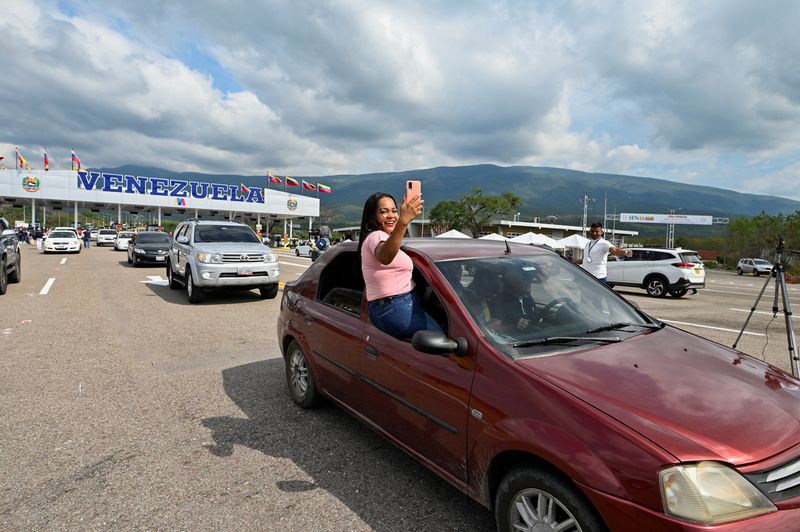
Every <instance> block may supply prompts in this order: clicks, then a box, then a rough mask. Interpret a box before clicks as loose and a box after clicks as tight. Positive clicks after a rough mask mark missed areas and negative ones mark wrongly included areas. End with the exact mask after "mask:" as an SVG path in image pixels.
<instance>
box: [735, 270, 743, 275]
mask: <svg viewBox="0 0 800 532" xmlns="http://www.w3.org/2000/svg"><path fill="white" fill-rule="evenodd" d="M743 273H744V272H743V271H742V269H741V268H736V275H742V274H743Z"/></svg>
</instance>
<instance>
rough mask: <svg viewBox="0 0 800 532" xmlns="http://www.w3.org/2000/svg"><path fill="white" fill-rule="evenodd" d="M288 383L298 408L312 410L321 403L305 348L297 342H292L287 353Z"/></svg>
mask: <svg viewBox="0 0 800 532" xmlns="http://www.w3.org/2000/svg"><path fill="white" fill-rule="evenodd" d="M286 383H287V384H288V385H289V395H291V397H292V401H294V402H295V403H296V404H297V405H298V406H300V407H302V408H311V407H312V406H315V405H316V404H318V403H319V401H320V397H319V393H318V392H317V385H316V383H315V381H314V374H313V373H312V372H311V368H310V367H309V366H308V361H307V360H306V354H305V353H304V352H303V348H302V347H300V344H298V343H297V341H296V340H292V342H291V343H290V344H289V347H288V348H287V351H286Z"/></svg>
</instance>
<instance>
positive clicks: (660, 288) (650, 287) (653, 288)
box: [644, 275, 668, 297]
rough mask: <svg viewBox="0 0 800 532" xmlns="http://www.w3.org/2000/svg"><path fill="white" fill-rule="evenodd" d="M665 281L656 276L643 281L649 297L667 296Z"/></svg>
mask: <svg viewBox="0 0 800 532" xmlns="http://www.w3.org/2000/svg"><path fill="white" fill-rule="evenodd" d="M667 286H668V284H667V280H666V279H664V278H663V277H661V276H660V275H656V276H653V277H649V278H648V279H646V280H645V283H644V288H645V290H647V295H649V296H650V297H664V296H665V295H667Z"/></svg>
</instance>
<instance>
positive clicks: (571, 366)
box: [518, 326, 800, 465]
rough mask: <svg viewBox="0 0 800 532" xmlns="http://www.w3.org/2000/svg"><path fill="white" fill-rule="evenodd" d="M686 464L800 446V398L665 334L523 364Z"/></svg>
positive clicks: (746, 365)
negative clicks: (799, 443)
mask: <svg viewBox="0 0 800 532" xmlns="http://www.w3.org/2000/svg"><path fill="white" fill-rule="evenodd" d="M518 363H519V364H520V365H521V366H523V367H524V368H526V369H528V370H529V371H531V372H533V373H535V374H537V375H539V376H541V377H543V378H545V379H547V380H549V381H551V382H552V383H554V384H556V385H558V386H559V387H561V388H562V389H564V390H566V391H567V392H569V393H571V394H573V395H575V396H577V397H578V398H580V399H582V400H584V401H586V402H587V403H589V404H591V405H592V406H594V407H596V408H598V409H599V410H601V411H603V412H605V413H606V414H607V415H609V416H611V417H613V418H615V419H617V420H618V421H620V422H621V423H624V424H625V425H627V426H628V427H630V428H632V429H633V430H635V431H637V432H639V433H640V434H642V435H643V436H645V437H647V438H648V439H650V440H651V441H653V442H654V443H656V444H657V445H659V446H660V447H662V448H663V449H665V450H666V451H668V452H670V453H671V454H672V455H674V456H675V457H676V458H678V460H681V461H692V460H701V459H702V460H721V461H725V462H729V463H733V464H737V465H742V464H747V463H752V462H757V461H759V460H762V459H765V458H768V457H770V456H772V455H774V454H777V453H778V452H780V451H783V450H785V449H787V448H789V447H791V446H793V445H796V444H797V443H798V442H799V441H800V388H798V382H797V381H796V380H795V379H793V378H792V377H791V376H789V375H787V374H785V373H783V372H781V371H780V370H778V369H777V368H775V367H773V366H770V365H768V364H765V363H763V362H760V361H758V360H755V359H753V358H750V357H745V356H742V355H740V354H739V353H737V352H736V351H734V350H732V349H728V348H726V347H723V346H721V345H718V344H715V343H713V342H710V341H708V340H703V339H701V338H698V337H696V336H694V335H691V334H689V333H686V332H684V331H680V330H678V329H674V328H672V327H669V326H667V327H666V328H664V329H663V330H660V331H655V332H653V333H650V334H642V335H639V336H637V337H634V338H630V339H628V340H626V341H624V342H621V343H616V344H608V345H605V346H600V347H595V348H591V349H585V350H581V351H577V352H571V353H565V354H560V355H555V356H544V357H535V358H526V359H520V360H518Z"/></svg>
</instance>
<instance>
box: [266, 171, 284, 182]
mask: <svg viewBox="0 0 800 532" xmlns="http://www.w3.org/2000/svg"><path fill="white" fill-rule="evenodd" d="M267 177H268V178H269V182H270V183H277V184H278V185H280V184H281V183H283V181H281V178H280V177H276V176H274V175H272V174H271V173H269V172H267Z"/></svg>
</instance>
